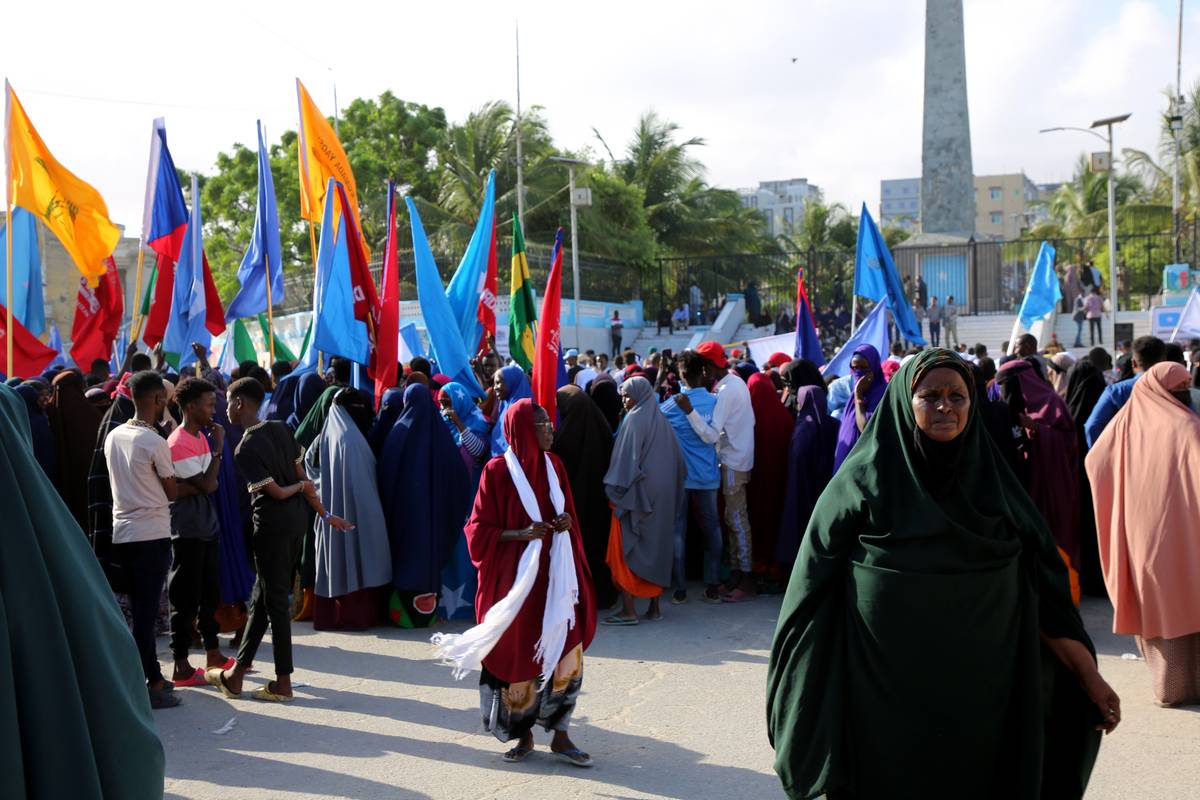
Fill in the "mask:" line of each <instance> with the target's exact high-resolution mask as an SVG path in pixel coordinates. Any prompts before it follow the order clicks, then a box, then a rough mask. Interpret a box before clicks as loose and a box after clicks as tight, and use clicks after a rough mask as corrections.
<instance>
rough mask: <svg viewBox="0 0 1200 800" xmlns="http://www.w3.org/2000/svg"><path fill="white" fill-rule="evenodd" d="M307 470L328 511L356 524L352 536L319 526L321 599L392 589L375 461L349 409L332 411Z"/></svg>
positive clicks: (311, 452) (320, 523)
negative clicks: (379, 589)
mask: <svg viewBox="0 0 1200 800" xmlns="http://www.w3.org/2000/svg"><path fill="white" fill-rule="evenodd" d="M304 466H305V469H306V471H307V474H308V478H309V480H312V481H314V482H315V483H316V487H317V493H318V495H319V496H320V498H321V504H322V505H324V506H325V510H326V511H328V512H329V513H330V514H335V515H337V516H339V517H341V518H342V519H345V520H349V521H350V522H351V523H353V524H354V529H353V530H349V531H338V530H334V529H333V528H332V527H331V526H330V525H329V523H327V522H325V521H323V520H322V519H321V518H320V517H318V518H317V519H316V520H315V522H314V525H315V532H316V583H315V584H314V585H313V589H314V590H315V591H316V593H317V595H318V596H320V597H342V596H343V595H348V594H351V593H352V592H357V591H358V590H359V589H369V588H372V587H375V586H383V585H385V584H387V583H390V582H391V580H392V556H391V550H390V548H389V545H388V529H387V524H386V522H385V521H384V518H383V506H382V505H381V504H380V500H379V484H378V478H377V476H376V465H375V456H374V454H373V453H372V452H371V447H370V445H368V444H367V440H366V438H364V437H363V435H362V432H361V431H360V430H359V428H358V424H357V423H356V422H355V421H354V419H353V418H352V416H351V414H350V411H349V410H348V409H347V408H346V407H344V406H342V405H338V404H336V403H335V404H334V406H333V408H331V409H330V411H329V419H328V420H326V423H325V427H324V429H322V431H321V435H320V436H319V437H318V438H317V441H316V442H315V446H313V447H310V448H309V449H308V452H307V453H306V454H305V457H304Z"/></svg>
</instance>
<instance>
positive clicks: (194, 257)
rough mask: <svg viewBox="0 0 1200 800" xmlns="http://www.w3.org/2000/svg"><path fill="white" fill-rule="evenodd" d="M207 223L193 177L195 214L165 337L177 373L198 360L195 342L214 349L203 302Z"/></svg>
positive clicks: (182, 254) (178, 270) (186, 234)
mask: <svg viewBox="0 0 1200 800" xmlns="http://www.w3.org/2000/svg"><path fill="white" fill-rule="evenodd" d="M203 231H204V221H203V219H201V216H200V183H199V181H198V180H197V178H196V176H195V175H193V176H192V213H191V215H190V216H189V217H188V223H187V229H186V230H185V231H184V232H183V244H182V245H181V246H180V248H179V261H178V263H176V264H175V285H174V287H173V290H172V292H171V315H170V317H169V318H168V319H167V330H166V332H165V333H164V334H163V342H162V346H163V352H164V353H166V355H167V361H169V362H170V363H171V364H172V365H173V366H174V367H175V368H176V369H180V370H181V369H183V368H184V367H187V366H188V365H190V364H191V363H192V362H194V361H195V360H196V354H195V353H194V352H193V351H192V342H199V343H200V344H202V345H204V347H205V349H206V350H207V349H210V347H211V345H212V334H211V333H209V331H208V327H207V326H206V324H205V323H206V318H205V317H206V315H207V313H208V312H207V305H206V303H205V299H204V233H203Z"/></svg>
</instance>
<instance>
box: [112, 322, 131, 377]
mask: <svg viewBox="0 0 1200 800" xmlns="http://www.w3.org/2000/svg"><path fill="white" fill-rule="evenodd" d="M128 347H129V326H128V323H126V324H125V325H122V326H121V330H120V332H119V333H117V338H115V339H113V351H112V355H111V356H110V357H109V359H108V371H109V373H110V374H111V375H112V376H113V377H114V378H120V377H121V365H122V364H123V363H125V350H126V349H127V348H128Z"/></svg>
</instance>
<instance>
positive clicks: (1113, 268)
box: [1038, 114, 1131, 352]
mask: <svg viewBox="0 0 1200 800" xmlns="http://www.w3.org/2000/svg"><path fill="white" fill-rule="evenodd" d="M1130 116H1131V115H1130V114H1119V115H1117V116H1115V117H1105V118H1104V119H1098V120H1096V121H1095V122H1093V123H1092V124H1091V127H1090V128H1072V127H1066V126H1063V127H1057V128H1042V129H1041V130H1040V131H1038V133H1050V132H1051V131H1083V132H1084V133H1090V134H1091V135H1092V136H1095V137H1096V138H1097V139H1100V140H1101V141H1102V142H1104V143H1105V144H1106V145H1108V167H1107V172H1108V302H1109V305H1110V306H1112V340H1111V341H1112V346H1113V347H1114V348H1115V347H1116V346H1117V184H1116V181H1114V180H1113V125H1116V124H1118V123H1120V122H1124V121H1125V120H1127V119H1129V117H1130ZM1096 128H1104V129H1106V130H1107V132H1108V135H1107V136H1104V135H1102V134H1099V133H1097V132H1096V130H1095V129H1096ZM1114 352H1115V350H1114Z"/></svg>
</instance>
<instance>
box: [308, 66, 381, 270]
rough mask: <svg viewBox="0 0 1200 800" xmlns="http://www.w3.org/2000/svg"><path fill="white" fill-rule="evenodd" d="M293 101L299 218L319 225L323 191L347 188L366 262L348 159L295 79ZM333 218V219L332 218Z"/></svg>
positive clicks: (322, 211) (366, 250)
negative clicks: (297, 126) (297, 116)
mask: <svg viewBox="0 0 1200 800" xmlns="http://www.w3.org/2000/svg"><path fill="white" fill-rule="evenodd" d="M296 99H297V101H298V102H299V104H300V136H299V138H298V140H297V146H298V147H299V149H300V216H301V217H302V218H304V219H307V220H309V221H311V222H320V221H321V217H322V214H324V212H325V187H326V186H327V185H328V184H329V179H330V178H333V179H334V180H336V181H337V182H338V183H340V184H342V186H344V187H346V199H347V200H349V201H350V208H351V210H352V211H353V212H354V222H355V223H356V224H357V227H358V230H359V244H361V245H362V249H363V255H365V256H366V257H367V258H368V259H369V258H370V257H371V251H370V249H369V248H368V247H367V243H366V242H365V241H363V240H362V218H361V217H360V215H359V210H358V187H357V186H355V185H354V172H353V170H351V169H350V159H348V158H347V157H346V151H345V150H343V149H342V143H341V142H339V141H338V138H337V134H335V133H334V132H333V128H332V127H331V126H330V124H329V120H327V119H325V115H324V114H322V113H321V109H319V108H317V104H316V103H314V102H313V101H312V98H311V97H309V95H308V90H307V89H305V88H304V84H303V83H301V82H300V79H299V78H297V79H296ZM335 216H336V215H335Z"/></svg>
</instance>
